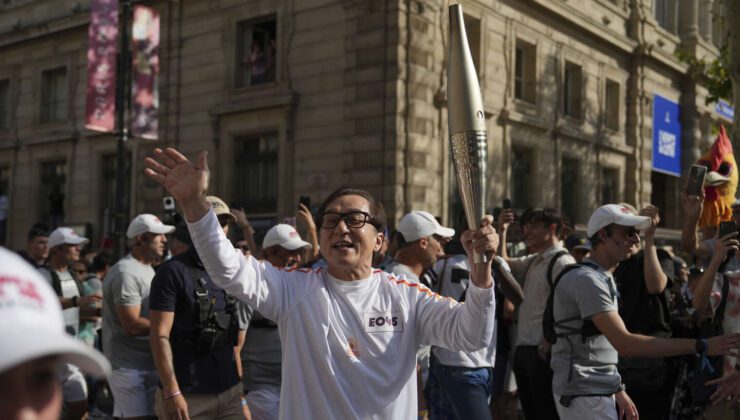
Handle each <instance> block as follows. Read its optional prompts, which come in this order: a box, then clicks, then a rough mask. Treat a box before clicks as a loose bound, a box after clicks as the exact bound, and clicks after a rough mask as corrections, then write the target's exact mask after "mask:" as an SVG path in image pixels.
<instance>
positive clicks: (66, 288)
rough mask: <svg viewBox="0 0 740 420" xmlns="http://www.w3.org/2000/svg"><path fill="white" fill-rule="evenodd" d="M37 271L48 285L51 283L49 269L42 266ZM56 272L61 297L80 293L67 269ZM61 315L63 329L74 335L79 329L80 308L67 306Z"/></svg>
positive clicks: (70, 296)
mask: <svg viewBox="0 0 740 420" xmlns="http://www.w3.org/2000/svg"><path fill="white" fill-rule="evenodd" d="M39 272H40V273H41V275H42V276H44V278H45V279H46V281H48V282H49V285H52V283H53V280H52V278H51V273H50V272H49V270H47V269H46V268H45V267H42V268H39ZM56 273H57V275H58V276H59V283H60V285H61V286H62V296H61V297H63V298H72V297H75V296H79V295H80V289H79V288H78V287H77V282H76V281H75V279H74V278H72V275H71V274H69V271H67V270H64V271H57V272H56ZM62 316H64V328H65V330H66V331H67V333H68V334H69V335H72V336H75V337H76V336H77V334H78V333H79V331H80V308H78V307H71V308H67V309H65V310H63V311H62Z"/></svg>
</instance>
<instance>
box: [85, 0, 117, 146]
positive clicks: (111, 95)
mask: <svg viewBox="0 0 740 420" xmlns="http://www.w3.org/2000/svg"><path fill="white" fill-rule="evenodd" d="M90 10H91V12H90V27H89V28H88V47H87V103H86V106H85V128H88V129H90V130H95V131H104V132H112V131H113V130H114V128H115V125H116V118H115V111H116V53H117V44H118V0H92V2H91V4H90Z"/></svg>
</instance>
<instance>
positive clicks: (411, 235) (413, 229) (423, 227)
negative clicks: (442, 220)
mask: <svg viewBox="0 0 740 420" xmlns="http://www.w3.org/2000/svg"><path fill="white" fill-rule="evenodd" d="M398 231H399V232H401V235H403V239H404V240H405V241H406V242H413V241H415V240H417V239H421V238H426V237H428V236H432V235H439V236H442V237H444V238H451V237H453V236H455V229H450V228H448V227H444V226H442V225H440V224H439V223H438V222H437V219H435V218H434V216H432V215H431V214H430V213H427V212H425V211H421V210H416V211H412V212H411V213H409V214H407V215H405V216H403V218H402V219H401V221H400V222H399V223H398Z"/></svg>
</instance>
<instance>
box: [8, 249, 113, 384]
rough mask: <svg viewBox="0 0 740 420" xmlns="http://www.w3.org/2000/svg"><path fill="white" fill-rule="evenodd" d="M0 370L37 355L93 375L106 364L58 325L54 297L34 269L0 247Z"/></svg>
mask: <svg viewBox="0 0 740 420" xmlns="http://www.w3.org/2000/svg"><path fill="white" fill-rule="evenodd" d="M0 319H2V320H3V321H4V322H2V323H0V337H3V339H2V340H0V373H2V372H5V371H7V370H8V369H10V368H13V367H15V366H17V365H19V364H21V363H25V362H28V361H31V360H34V359H38V358H40V357H47V356H55V355H58V356H60V357H61V359H62V361H63V362H66V363H71V364H73V365H76V366H78V367H79V368H80V369H82V370H83V371H84V372H86V373H88V374H90V375H93V376H98V377H100V376H105V375H107V374H108V373H109V372H110V363H108V360H107V359H106V358H105V356H103V355H102V354H100V352H98V351H97V350H95V349H92V348H90V347H88V346H86V345H85V344H84V343H83V342H81V341H79V340H76V339H75V338H74V337H72V336H70V335H69V334H67V333H66V332H65V330H64V318H63V317H62V308H61V306H60V305H59V298H58V297H57V296H56V294H55V293H54V291H53V290H52V289H51V286H50V285H49V283H48V282H47V281H46V280H44V278H43V277H41V275H40V274H39V272H38V271H37V270H35V269H34V268H33V267H31V266H30V265H29V264H28V263H27V262H25V261H24V260H23V259H22V258H20V257H19V256H18V255H16V254H15V253H13V252H10V251H8V250H7V249H5V248H2V247H0Z"/></svg>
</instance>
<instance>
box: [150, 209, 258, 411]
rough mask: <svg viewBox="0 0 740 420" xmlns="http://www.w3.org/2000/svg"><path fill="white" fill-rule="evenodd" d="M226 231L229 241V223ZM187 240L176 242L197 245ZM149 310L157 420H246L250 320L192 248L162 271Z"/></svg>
mask: <svg viewBox="0 0 740 420" xmlns="http://www.w3.org/2000/svg"><path fill="white" fill-rule="evenodd" d="M208 201H209V202H210V203H211V205H212V206H213V207H214V209H216V208H218V212H220V213H221V214H222V215H225V214H230V213H229V210H228V207H225V208H223V207H219V206H226V205H225V203H224V202H223V201H222V200H220V199H218V198H217V197H213V196H211V197H208ZM221 228H222V229H223V232H224V234H225V235H227V234H228V230H229V225H228V223H223V224H222V225H221ZM185 235H187V231H179V233H178V234H177V235H176V236H178V237H179V239H178V240H180V241H181V242H182V243H187V244H192V241H191V240H190V239H189V237H185ZM149 309H150V315H151V328H150V333H149V342H150V345H151V348H152V352H153V354H154V360H155V362H156V366H157V372H158V374H159V381H160V387H158V388H157V391H156V395H155V403H154V406H155V411H156V413H157V416H158V417H159V418H160V419H169V418H175V419H177V418H188V416H189V417H190V418H192V419H197V418H202V419H234V420H236V419H240V420H241V419H243V418H244V413H243V410H242V387H241V384H240V380H239V377H240V375H241V361H240V359H239V357H238V354H239V347H240V346H241V345H242V344H243V343H244V327H245V325H246V319H245V318H246V316H245V315H244V314H240V313H239V305H238V304H237V301H236V299H235V298H234V297H232V296H230V295H227V294H225V293H224V292H223V290H221V289H219V288H218V287H216V286H215V285H214V283H213V282H212V281H211V279H210V278H209V277H208V273H207V272H206V271H205V268H204V267H203V263H202V262H201V260H200V258H199V257H198V253H197V252H196V251H195V249H194V248H193V247H192V245H190V246H188V248H187V249H186V250H185V251H184V252H182V253H179V254H178V255H176V256H174V257H173V258H172V259H170V260H169V261H167V262H165V263H164V264H162V265H161V266H160V267H159V269H158V270H157V274H156V275H155V276H154V280H152V288H151V295H150V298H149ZM240 317H241V321H240Z"/></svg>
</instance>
